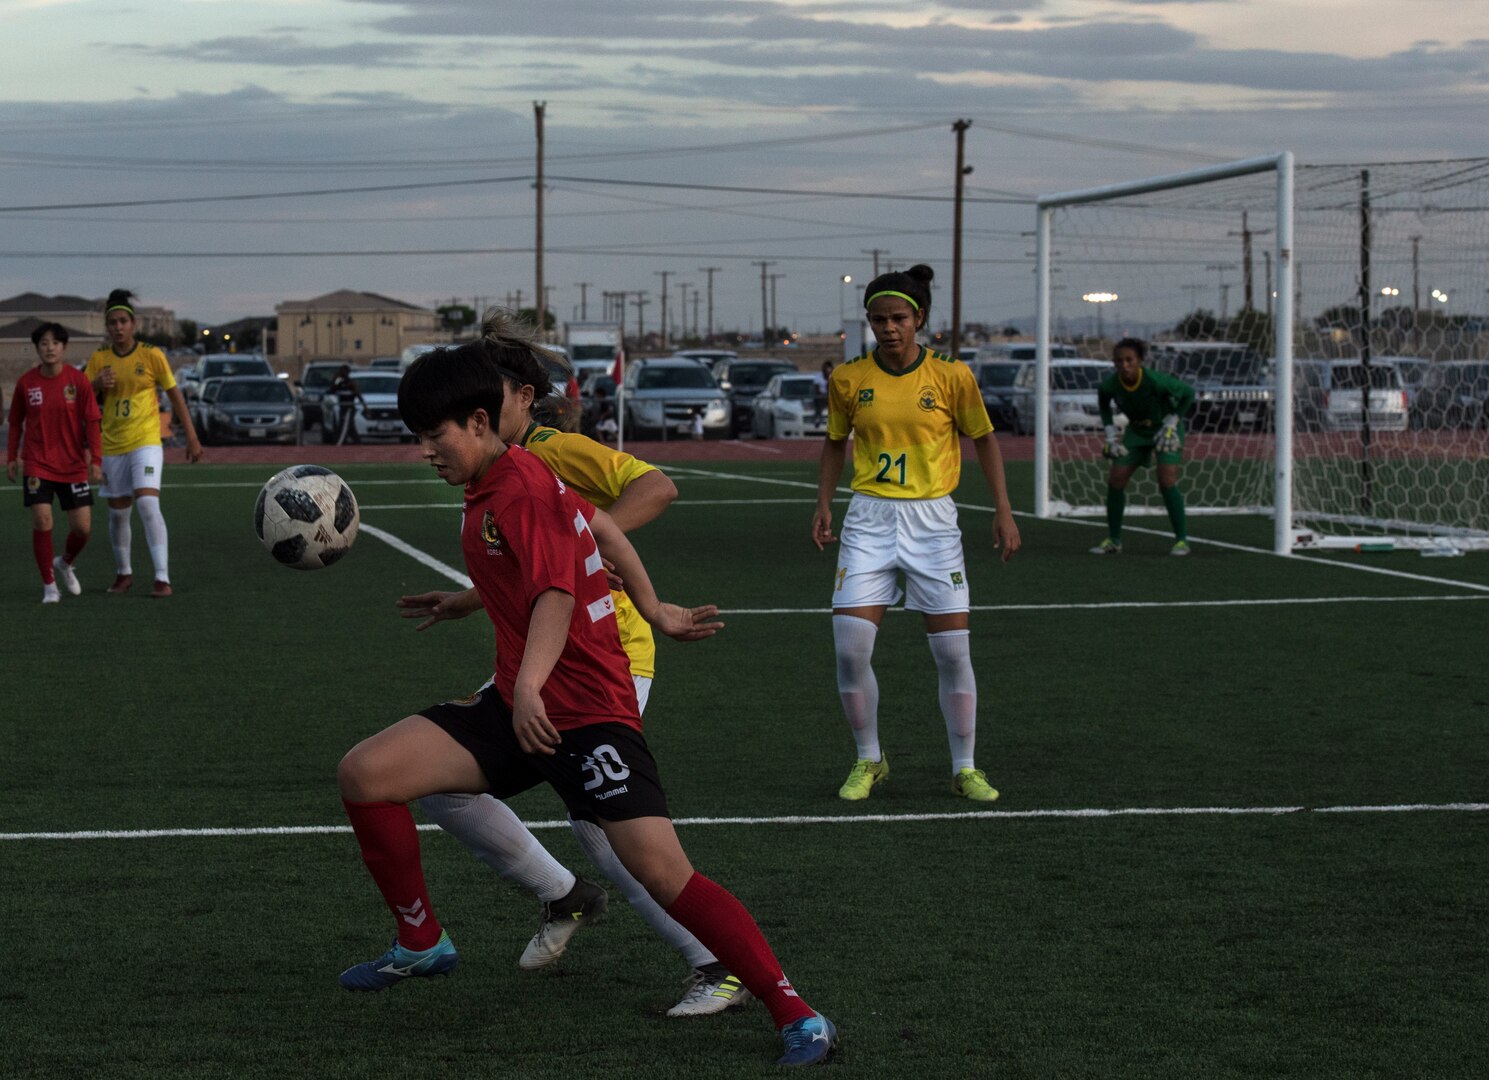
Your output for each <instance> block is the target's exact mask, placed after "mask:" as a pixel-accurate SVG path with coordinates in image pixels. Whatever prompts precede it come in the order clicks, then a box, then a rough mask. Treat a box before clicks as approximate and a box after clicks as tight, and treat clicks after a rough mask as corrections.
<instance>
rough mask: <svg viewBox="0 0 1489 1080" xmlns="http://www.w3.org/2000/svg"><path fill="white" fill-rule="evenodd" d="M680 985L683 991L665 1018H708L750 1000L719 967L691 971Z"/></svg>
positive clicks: (731, 976)
mask: <svg viewBox="0 0 1489 1080" xmlns="http://www.w3.org/2000/svg"><path fill="white" fill-rule="evenodd" d="M684 985H685V986H686V987H687V989H686V990H685V991H684V992H683V995H682V997H681V999H679V1001H678V1003H677V1004H676V1005H674V1006H672V1008H670V1009H668V1010H667V1015H668V1016H712V1015H713V1014H714V1013H721V1012H723V1011H724V1010H725V1009H737V1008H739V1007H740V1006H741V1005H744V1004H745V1003H746V1002H748V1001H749V1000H750V999H751V998H753V997H754V995H753V994H751V993H750V992H749V991H748V990H746V989H745V988H744V984H743V983H741V982H740V981H739V980H738V979H736V978H735V977H734V976H733V975H730V974H729V972H728V971H726V970H725V969H724V965H723V964H720V963H712V964H709V965H708V966H707V967H701V968H694V969H693V973H692V974H691V975H689V976H688V977H687V981H686V982H685V983H684Z"/></svg>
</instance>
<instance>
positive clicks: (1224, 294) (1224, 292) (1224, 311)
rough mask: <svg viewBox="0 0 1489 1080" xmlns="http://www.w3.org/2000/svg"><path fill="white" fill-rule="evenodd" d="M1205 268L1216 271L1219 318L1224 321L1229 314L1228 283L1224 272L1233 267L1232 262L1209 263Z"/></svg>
mask: <svg viewBox="0 0 1489 1080" xmlns="http://www.w3.org/2000/svg"><path fill="white" fill-rule="evenodd" d="M1205 269H1206V270H1214V271H1216V281H1215V283H1216V284H1217V285H1218V286H1219V287H1220V320H1221V322H1224V321H1225V320H1226V318H1227V317H1228V316H1229V315H1230V300H1229V297H1230V284H1229V282H1227V281H1226V280H1225V272H1226V271H1227V270H1233V269H1235V266H1234V264H1232V263H1211V264H1210V265H1209V266H1207V267H1205Z"/></svg>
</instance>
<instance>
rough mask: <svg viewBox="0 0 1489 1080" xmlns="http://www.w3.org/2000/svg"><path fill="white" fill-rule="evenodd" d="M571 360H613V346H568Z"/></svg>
mask: <svg viewBox="0 0 1489 1080" xmlns="http://www.w3.org/2000/svg"><path fill="white" fill-rule="evenodd" d="M569 359H571V360H614V359H615V346H614V345H570V346H569Z"/></svg>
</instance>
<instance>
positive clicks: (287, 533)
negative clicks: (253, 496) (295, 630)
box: [253, 465, 362, 570]
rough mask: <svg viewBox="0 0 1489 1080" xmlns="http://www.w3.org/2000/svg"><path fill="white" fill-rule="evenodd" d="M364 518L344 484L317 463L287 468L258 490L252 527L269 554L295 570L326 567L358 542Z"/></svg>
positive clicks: (350, 490) (339, 478)
mask: <svg viewBox="0 0 1489 1080" xmlns="http://www.w3.org/2000/svg"><path fill="white" fill-rule="evenodd" d="M361 520H362V515H361V514H360V513H358V511H357V497H356V496H355V495H353V494H352V489H351V488H349V487H347V486H346V481H344V480H342V479H341V477H339V476H337V475H336V474H335V473H333V472H332V471H331V470H330V469H327V468H323V467H322V466H320V465H291V466H290V467H289V468H288V469H285V470H284V471H283V472H279V473H275V474H274V476H272V477H270V479H269V482H268V483H267V484H265V485H264V490H263V491H260V492H259V498H258V502H257V503H256V504H255V505H254V508H253V528H254V531H255V532H257V533H258V537H259V539H260V540H262V541H263V542H264V547H266V548H268V549H269V554H270V555H273V556H274V558H276V559H278V560H279V561H280V562H282V563H284V565H285V566H290V567H294V569H296V570H319V569H320V568H321V567H323V566H330V565H331V564H332V563H333V562H336V561H337V560H338V559H340V558H341V557H342V556H343V555H345V554H346V553H347V552H348V551H350V550H351V546H352V541H353V540H355V539H356V538H357V525H358V524H359V523H360V522H361Z"/></svg>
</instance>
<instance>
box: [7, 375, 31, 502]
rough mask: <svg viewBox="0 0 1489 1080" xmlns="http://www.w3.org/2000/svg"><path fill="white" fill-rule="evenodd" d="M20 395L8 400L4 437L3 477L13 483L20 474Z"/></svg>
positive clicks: (21, 416)
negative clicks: (8, 424)
mask: <svg viewBox="0 0 1489 1080" xmlns="http://www.w3.org/2000/svg"><path fill="white" fill-rule="evenodd" d="M20 403H21V395H20V394H12V395H11V398H10V432H9V434H8V435H6V437H5V475H6V477H7V478H8V479H9V480H10V481H11V482H12V483H13V482H14V481H15V479H16V477H17V476H19V475H20V472H21V465H22V462H21V458H20V452H21V423H22V421H23V420H24V419H25V415H26V414H25V412H24V411H23V410H22V409H21V408H20Z"/></svg>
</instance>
